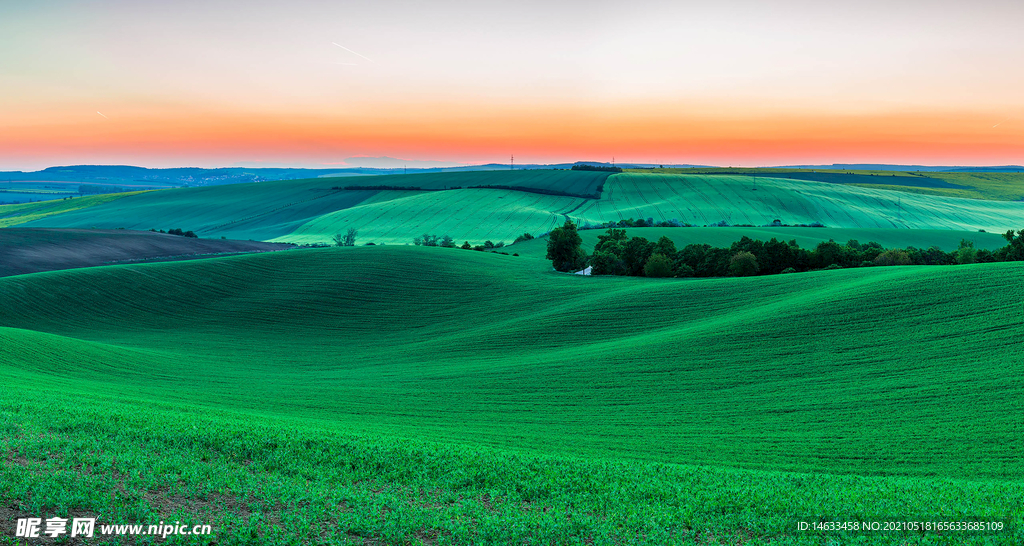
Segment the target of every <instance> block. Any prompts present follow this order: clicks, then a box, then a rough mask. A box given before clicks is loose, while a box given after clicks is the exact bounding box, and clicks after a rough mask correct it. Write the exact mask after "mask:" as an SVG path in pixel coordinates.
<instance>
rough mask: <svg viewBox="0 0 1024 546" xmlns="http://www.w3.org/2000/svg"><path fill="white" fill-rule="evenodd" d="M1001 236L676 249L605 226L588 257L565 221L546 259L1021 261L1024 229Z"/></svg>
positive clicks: (703, 269)
mask: <svg viewBox="0 0 1024 546" xmlns="http://www.w3.org/2000/svg"><path fill="white" fill-rule="evenodd" d="M1004 237H1005V238H1006V240H1007V242H1008V243H1009V244H1008V245H1007V246H1005V247H1003V248H1000V249H998V250H995V251H989V250H978V249H975V248H974V243H973V242H971V241H967V240H962V241H961V242H960V246H959V248H957V249H956V250H954V251H952V252H945V251H943V250H942V249H940V248H938V247H931V248H928V249H919V248H915V247H907V248H905V249H886V248H884V247H882V245H880V244H878V243H875V242H870V243H865V244H861V243H860V242H858V241H856V240H850V241H848V242H847V243H846V244H842V245H841V244H839V243H836V242H835V241H831V240H829V241H826V242H821V243H818V245H817V246H816V247H815V248H814V249H804V248H800V245H798V244H797V242H796V240H795V239H794V240H791V241H788V242H783V241H779V240H777V239H776V238H774V237H773V238H772V239H771V240H769V241H767V242H762V241H758V240H754V239H751V238H749V237H743V238H741V239H740V240H739V241H736V242H735V243H733V244H732V245H730V246H729V247H728V248H721V247H713V246H711V245H708V244H690V245H686V246H685V247H683V248H682V249H677V248H676V246H675V243H674V242H673V241H672V240H671V239H669V238H668V237H661V238H660V239H658V241H657V242H652V241H648V240H647V239H646V238H644V237H632V238H630V237H627V236H626V230H624V229H616V228H609V229H608V231H607V233H605V234H603V235H599V236H598V242H597V244H596V245H594V252H593V254H591V255H590V256H588V255H587V254H586V252H584V251H583V249H582V239H581V238H580V235H579V233H578V232H577V230H576V226H575V224H573V223H572V222H571V221H566V223H565V225H563V226H562V227H560V228H555V229H554V230H552V232H551V234H550V237H549V239H548V253H547V258H548V259H549V260H551V263H552V265H553V266H554V268H555V269H556V270H558V271H578V270H580V269H583V268H584V267H586V266H587V265H588V264H589V265H590V266H591V267H592V268H593V269H592V270H591V273H592V274H594V275H630V276H643V277H729V276H732V277H747V276H752V275H774V274H778V273H793V272H797V271H810V270H816V269H839V268H846V267H867V266H892V265H953V264H971V263H985V262H1002V261H1024V230H1021V231H1019V232H1014V231H1013V230H1011V231H1008V232H1006V233H1005V234H1004Z"/></svg>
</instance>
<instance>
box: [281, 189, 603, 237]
mask: <svg viewBox="0 0 1024 546" xmlns="http://www.w3.org/2000/svg"><path fill="white" fill-rule="evenodd" d="M378 197H379V199H376V198H374V199H367V200H366V201H364V202H363V203H361V204H360V205H358V206H354V207H351V208H347V209H343V210H339V211H337V212H333V213H330V214H325V215H323V216H319V217H317V218H315V219H313V220H311V221H309V222H307V223H305V224H303V225H302V226H300V227H299V228H298V229H296V230H295V231H293V232H291V233H288V234H287V235H282V236H280V237H277V238H276V239H273V240H274V241H279V242H289V243H296V244H303V243H328V242H330V240H331V236H332V235H333V234H335V233H344V232H345V231H346V230H347V229H348V228H350V227H353V228H356V229H357V230H358V231H359V240H360V241H367V242H371V241H372V242H374V243H377V244H381V243H386V244H411V243H412V239H413V238H414V237H417V236H420V235H423V234H424V233H428V234H435V235H439V236H443V235H449V236H451V237H453V238H454V239H455V240H456V241H458V242H459V243H460V244H461V243H462V241H466V240H468V241H472V242H475V243H478V244H479V243H483V242H484V241H486V240H491V241H493V242H495V243H497V242H499V241H500V242H505V243H511V242H512V241H514V240H515V238H516V237H517V236H519V235H522V234H523V233H524V232H533V233H538V234H539V233H544V232H548V231H551V230H552V229H553V228H555V227H558V226H560V225H562V223H563V222H565V219H566V218H567V216H566V213H571V212H572V211H573V210H574V209H579V208H580V207H581V206H583V205H584V204H585V203H586V202H588V201H589V200H587V199H581V198H579V197H564V196H558V195H542V194H536V193H527V192H521V191H509V190H488V189H472V190H449V191H439V192H397V191H382V192H381V193H380V194H378Z"/></svg>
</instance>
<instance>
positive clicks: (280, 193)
mask: <svg viewBox="0 0 1024 546" xmlns="http://www.w3.org/2000/svg"><path fill="white" fill-rule="evenodd" d="M329 184H330V183H329V182H325V181H315V182H308V183H300V182H297V181H282V182H261V183H258V184H238V185H226V186H214V187H206V188H186V189H175V190H163V191H159V192H147V193H143V194H139V195H134V196H129V197H126V198H124V199H121V200H118V201H115V202H110V203H106V204H102V205H97V206H94V207H89V208H87V209H80V210H76V211H72V212H68V213H65V214H61V215H56V216H50V217H47V218H44V219H42V220H37V221H34V222H29V223H27V224H25V225H26V227H85V228H89V227H98V228H106V229H115V228H122V227H123V228H126V229H141V230H147V229H150V228H157V229H170V228H182V229H186V230H192V231H195V232H196V233H198V234H200V235H201V236H214V235H215V236H221V235H223V236H228V237H230V238H239V239H250V238H251V239H257V240H265V239H271V238H273V237H275V236H277V235H279V234H284V233H288V232H290V231H292V230H293V229H295V228H296V227H298V226H299V225H301V224H302V223H303V222H306V221H308V220H309V219H310V218H315V217H317V216H320V215H322V214H326V213H328V212H332V211H335V210H338V209H342V208H347V207H351V206H354V205H356V204H358V203H360V202H362V201H364V200H365V199H367V198H369V197H371V196H373V195H374V194H375V193H376V192H375V191H352V192H345V191H342V192H338V191H332V190H330V186H329Z"/></svg>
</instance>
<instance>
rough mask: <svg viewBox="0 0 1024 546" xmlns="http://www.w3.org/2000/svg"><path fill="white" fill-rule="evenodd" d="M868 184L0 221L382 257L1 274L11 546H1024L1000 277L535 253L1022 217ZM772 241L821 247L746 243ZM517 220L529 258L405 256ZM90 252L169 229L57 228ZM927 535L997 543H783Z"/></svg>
mask: <svg viewBox="0 0 1024 546" xmlns="http://www.w3.org/2000/svg"><path fill="white" fill-rule="evenodd" d="M783 174H784V173H783ZM901 176H902V175H901ZM918 182H920V181H918ZM920 183H922V184H933V185H935V184H939V183H938V182H928V181H924V182H920ZM954 183H955V182H948V184H954ZM858 184H860V182H855V183H854V182H851V183H844V182H840V183H836V182H829V181H820V180H796V179H792V178H765V177H761V176H758V177H756V178H754V177H752V176H750V175H749V174H737V173H731V174H715V175H711V174H692V173H691V174H685V175H682V174H664V173H624V174H617V175H612V176H609V175H608V174H607V173H595V172H586V171H583V172H581V171H556V170H552V171H516V172H504V171H499V172H493V171H492V172H470V173H441V174H431V175H409V176H402V175H395V176H374V177H351V178H345V179H343V180H341V179H316V180H301V181H281V182H262V183H254V184H238V185H224V186H215V187H202V188H182V189H172V190H160V191H148V192H137V193H132V194H112V195H99V196H94V197H84V198H75V199H73V200H59V201H54V202H50V203H33V204H30V205H15V206H3V207H0V227H7V226H15V225H18V226H23V227H42V226H46V227H78V228H108V229H116V228H122V227H123V228H128V229H141V230H148V229H150V228H156V229H171V228H181V229H184V230H194V231H196V232H198V233H199V234H200V236H201V237H203V238H204V239H199V240H196V239H191V240H190V241H185V239H181V240H178V238H175V239H174V240H172V242H174V243H181V244H185V243H186V242H187V243H189V244H193V243H199V242H201V241H204V240H206V241H208V242H209V243H213V242H217V243H221V244H224V245H228V244H229V243H231V244H234V243H232V242H231V241H225V242H221V241H220V240H219V239H220V238H221V237H225V236H226V237H230V238H237V239H254V240H274V241H284V242H294V243H300V244H301V243H327V242H329V241H330V240H331V237H332V236H333V235H334V234H336V233H344V232H345V231H346V230H347V229H348V228H350V227H351V228H355V229H357V230H358V238H357V243H358V244H360V245H362V244H363V243H368V242H375V243H378V245H377V246H359V247H356V248H330V249H293V250H286V251H282V252H274V253H267V254H254V255H243V256H232V257H223V258H211V259H202V260H198V261H188V262H167V263H146V264H141V263H139V264H124V265H115V266H100V267H89V268H86V269H75V270H65V271H49V272H44V273H32V274H25V275H14V276H10V277H5V278H0V430H2V431H3V434H2V435H0V442H2V443H0V446H2V450H0V544H6V543H12V542H11V541H10V540H9V538H10V537H11V536H12V535H13V532H11V530H10V529H8V527H7V526H10V525H12V523H11V522H13V521H14V520H15V519H16V518H19V517H39V516H42V517H53V516H68V515H91V516H96V517H98V518H99V520H100V522H102V523H108V524H120V523H144V524H151V523H156V522H157V521H159V520H169V519H175V518H176V519H180V520H182V521H183V522H188V523H209V524H212V525H214V527H215V529H216V530H217V531H216V533H215V543H217V544H263V543H274V544H538V543H543V544H559V545H560V544H652V545H660V544H865V545H867V544H893V545H896V544H900V545H902V544H964V543H967V544H1015V543H1021V542H1024V534H1022V533H1024V527H1022V524H1024V510H1021V508H1020V503H1019V502H1017V499H1020V498H1021V496H1022V494H1024V481H1022V476H1024V453H1022V451H1021V449H1020V437H1021V432H1022V429H1021V420H1020V416H1021V415H1022V414H1024V413H1022V411H1024V397H1022V394H1024V374H1022V373H1021V371H1022V370H1021V369H1020V368H1021V364H1020V363H1021V362H1024V350H1022V349H1021V347H1020V343H1019V339H1018V338H1019V332H1020V330H1021V327H1022V326H1024V325H1022V318H1021V317H1024V303H1022V302H1024V288H1022V285H1021V283H1020V282H1019V279H1020V278H1021V276H1022V274H1024V265H1022V264H1021V263H1014V262H1007V263H989V264H978V265H964V266H932V267H915V266H904V267H870V268H856V269H841V270H825V271H813V272H807V273H798V274H792V275H771V276H761V277H750V278H701V279H694V278H690V279H646V278H636V277H612V276H599V277H583V276H576V275H565V274H559V273H556V272H554V271H552V268H551V263H550V262H549V261H547V260H546V259H545V254H546V243H547V239H546V238H545V237H540V236H541V235H542V234H543V233H545V232H547V231H549V230H551V229H552V228H553V227H556V226H560V225H561V224H562V223H563V222H564V221H565V220H566V219H572V220H574V221H576V222H578V223H579V224H581V225H586V224H591V225H593V224H599V223H603V222H607V221H618V220H621V219H628V218H633V219H639V218H644V219H647V218H653V219H654V220H656V221H669V220H676V221H679V222H685V223H689V224H696V225H697V226H706V225H713V224H718V223H719V222H723V221H724V222H725V223H727V224H730V226H728V227H677V228H667V227H662V228H627V233H628V235H630V236H643V237H646V238H647V239H649V240H652V241H654V240H657V239H658V238H659V237H661V236H667V237H669V238H671V239H672V240H673V241H674V242H675V243H676V246H677V247H679V248H681V247H683V246H685V245H686V244H690V243H707V244H711V245H713V246H722V247H725V246H728V245H729V244H731V243H733V242H735V241H737V240H739V239H740V238H741V237H743V236H748V237H751V238H754V239H760V240H768V239H770V238H772V237H775V238H777V239H780V240H786V241H788V240H791V239H796V240H797V242H798V243H799V244H800V246H801V247H804V248H813V247H814V246H815V245H816V244H817V243H819V242H822V241H827V240H830V239H831V240H835V241H837V242H840V243H845V242H846V241H848V240H851V239H855V240H858V241H860V242H861V243H867V242H870V241H875V242H879V243H881V244H882V245H883V246H885V247H889V248H900V247H907V246H915V247H918V248H928V247H932V246H937V247H939V248H942V249H943V250H947V251H949V250H953V249H955V248H956V247H957V246H958V245H959V243H960V241H961V239H967V240H969V241H972V242H974V245H975V247H976V248H978V249H996V248H999V247H1002V246H1003V245H1005V244H1006V241H1005V239H1003V237H1002V235H1000V234H1001V233H1003V232H1005V231H1006V230H1008V229H1020V228H1024V203H1021V202H1015V201H1008V200H1003V201H995V200H981V199H963V198H960V197H950V196H943V195H925V194H924V193H921V192H918V193H911V192H913V191H917V190H921V191H931V190H933V189H935V188H934V187H927V186H917V187H911V186H907V185H902V186H901V185H894V186H893V187H899V188H900V189H901V190H906V191H898V192H897V191H890V190H887V189H879V188H878V187H864V186H861V185H858ZM348 185H365V186H367V188H366V189H353V190H345V189H342V188H341V187H340V186H348ZM482 185H489V186H508V187H509V188H513V189H509V188H500V189H499V188H471V187H470V186H482ZM599 187H600V188H601V190H602V191H601V192H600V195H601V197H600V198H599V199H594V198H590V197H583V196H585V195H591V194H593V193H594V192H596V191H597V189H598V188H599ZM940 189H943V190H950V191H954V190H955V191H957V192H966V191H967V190H965V189H963V188H952V189H951V188H948V187H947V188H940ZM990 189H991V188H990ZM972 191H975V190H972ZM978 191H980V190H978ZM986 191H989V190H986ZM993 191H994V190H993ZM776 219H777V220H780V221H781V222H783V223H785V224H810V223H814V222H820V223H821V224H824V225H825V226H827V227H824V228H809V227H757V226H764V225H765V224H769V223H771V222H772V221H773V220H776ZM738 224H750V225H751V226H752V227H739V226H737V225H738ZM980 230H984V232H983V231H980ZM524 232H530V233H532V234H534V235H537V236H539V237H538V238H537V239H534V240H531V241H526V242H521V243H516V244H514V245H512V246H511V247H507V248H505V249H503V251H504V252H508V253H509V254H512V253H518V254H521V255H520V256H510V255H501V254H493V253H489V252H472V251H465V250H459V249H445V248H427V247H415V246H411V245H410V243H411V242H412V239H413V238H414V237H416V236H419V235H422V234H424V233H428V234H434V235H446V234H447V235H450V236H452V237H453V238H455V239H456V242H457V243H461V242H462V241H464V240H467V241H470V242H471V243H473V244H480V243H482V242H484V241H485V240H491V241H493V242H505V243H506V244H508V243H510V242H511V241H512V240H513V239H514V238H515V237H516V236H517V235H520V234H522V233H524ZM580 233H581V235H582V238H583V245H584V248H585V249H586V250H588V251H589V250H590V249H591V248H592V247H593V244H594V243H595V242H596V240H597V237H598V236H599V235H600V234H602V233H604V230H603V229H588V230H582V231H581V232H580ZM12 234H14V232H12ZM101 235H103V236H109V237H118V236H121V238H122V239H123V238H124V237H128V238H142V239H146V240H147V241H148V240H149V239H154V238H157V239H159V238H168V237H173V236H169V235H159V234H151V233H142V234H140V233H132V232H129V231H120V230H118V231H114V232H110V233H109V234H104V233H101V231H100V229H97V230H95V231H94V230H90V229H86V230H83V231H81V232H78V233H77V234H76V235H75V237H78V239H73V240H75V241H77V240H79V239H81V240H96V239H97V237H99V236H101ZM53 236H54V237H59V238H62V239H61V240H62V241H63V240H64V239H68V237H69V235H68V234H66V233H64V232H60V233H56V234H54V235H53ZM142 239H140V241H141V240H142ZM210 239H215V240H216V241H210ZM12 240H13V239H12ZM19 240H20V239H19ZM68 240H69V241H70V240H72V239H68ZM118 240H121V239H118ZM124 240H127V239H124ZM133 240H134V239H133ZM382 243H386V246H383V245H382ZM19 244H20V245H21V246H22V247H24V246H26V245H25V244H23V243H19ZM28 246H30V247H32V248H20V247H19V248H18V249H17V250H18V251H19V252H24V251H27V252H31V253H33V254H32V255H33V256H34V257H35V258H36V259H38V260H40V261H41V262H47V263H48V262H53V263H54V264H57V262H60V260H64V261H67V254H68V252H66V251H59V252H58V250H57V249H54V248H50V247H46V246H45V245H42V244H41V243H40V244H38V245H35V246H34V247H33V245H28ZM72 246H74V245H72ZM77 246H83V245H77ZM35 247H38V248H35ZM133 248H134V247H133ZM74 250H76V251H79V252H81V251H85V250H88V249H85V248H78V249H74ZM94 250H96V251H97V252H99V251H103V252H107V251H110V250H111V249H109V248H106V247H105V246H104V245H103V244H100V245H99V246H98V247H97V248H96V249H94ZM129 250H130V249H129ZM48 252H51V253H53V255H52V256H51V255H49V254H47V253H48ZM130 252H135V251H134V250H130ZM176 252H177V251H176ZM105 255H106V254H104V256H105ZM103 259H107V258H103ZM61 263H63V262H61ZM76 263H77V262H76ZM85 265H93V263H92V262H89V263H87V264H85ZM54 267H63V266H61V265H59V264H57V265H55V266H54ZM111 491H117V492H118V494H117V495H111V493H110V492H111ZM922 519H927V520H930V521H960V520H970V519H982V520H987V521H999V522H1002V523H1003V524H1006V525H1008V527H1007V528H1006V529H1004V530H1003V531H1001V532H989V533H987V534H964V533H945V534H935V533H929V534H922V533H918V532H896V533H884V532H831V533H826V534H821V533H817V534H815V533H807V532H800V531H798V530H797V523H798V522H800V521H821V520H856V521H882V520H896V521H904V520H922ZM141 542H143V543H146V541H145V540H142V541H141ZM178 542H181V543H192V542H189V541H187V540H182V539H181V538H180V537H179V539H178ZM111 543H119V542H118V541H117V540H116V539H114V540H112V541H111ZM196 543H204V542H196Z"/></svg>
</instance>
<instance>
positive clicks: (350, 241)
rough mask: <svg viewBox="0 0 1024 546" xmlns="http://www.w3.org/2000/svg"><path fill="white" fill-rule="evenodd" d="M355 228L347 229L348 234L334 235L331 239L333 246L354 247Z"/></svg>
mask: <svg viewBox="0 0 1024 546" xmlns="http://www.w3.org/2000/svg"><path fill="white" fill-rule="evenodd" d="M357 233H359V232H358V231H356V228H348V233H346V234H345V235H342V234H340V233H336V234H335V235H334V237H332V239H334V245H335V246H356V234H357Z"/></svg>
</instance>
